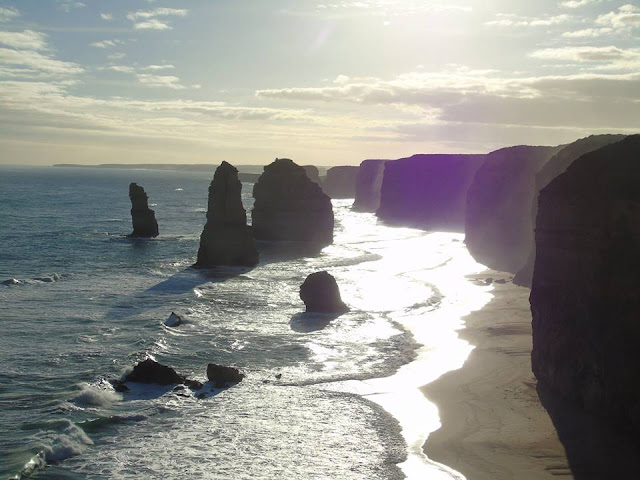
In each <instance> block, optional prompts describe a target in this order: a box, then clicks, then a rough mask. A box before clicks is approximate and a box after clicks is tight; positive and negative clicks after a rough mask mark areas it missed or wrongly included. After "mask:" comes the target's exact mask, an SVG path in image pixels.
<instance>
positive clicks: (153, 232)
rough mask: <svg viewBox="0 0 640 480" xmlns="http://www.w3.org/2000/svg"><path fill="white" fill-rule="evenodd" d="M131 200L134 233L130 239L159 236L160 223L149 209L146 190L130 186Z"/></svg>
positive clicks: (132, 184) (134, 185)
mask: <svg viewBox="0 0 640 480" xmlns="http://www.w3.org/2000/svg"><path fill="white" fill-rule="evenodd" d="M129 199H131V222H132V223H133V232H131V233H130V234H129V235H128V236H129V237H130V238H153V237H157V236H158V222H157V221H156V214H155V212H154V211H153V210H151V209H150V208H149V198H148V197H147V194H146V193H145V191H144V188H142V187H140V186H139V185H137V184H135V183H131V184H130V185H129Z"/></svg>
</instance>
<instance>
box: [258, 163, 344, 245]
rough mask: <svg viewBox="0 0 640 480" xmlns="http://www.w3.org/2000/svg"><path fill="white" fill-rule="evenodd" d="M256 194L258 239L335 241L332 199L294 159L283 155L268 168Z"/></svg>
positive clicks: (319, 242)
mask: <svg viewBox="0 0 640 480" xmlns="http://www.w3.org/2000/svg"><path fill="white" fill-rule="evenodd" d="M253 196H254V198H255V204H254V207H253V210H252V212H251V218H252V223H253V231H254V234H255V236H256V239H257V240H291V241H302V242H310V243H315V244H318V245H329V244H331V243H332V242H333V224H334V218H333V209H332V207H331V199H330V198H329V197H328V196H327V195H326V194H324V193H323V192H322V189H321V188H320V186H319V185H317V184H316V183H314V182H312V181H311V180H309V178H308V177H307V174H306V173H305V171H304V169H303V168H302V167H300V166H299V165H296V164H295V163H294V162H293V161H291V160H289V159H287V158H280V159H276V161H275V162H273V163H271V164H270V165H267V166H266V167H264V173H263V174H262V175H261V176H260V179H259V180H258V182H257V183H256V184H255V185H254V187H253Z"/></svg>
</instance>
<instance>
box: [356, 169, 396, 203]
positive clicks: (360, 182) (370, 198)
mask: <svg viewBox="0 0 640 480" xmlns="http://www.w3.org/2000/svg"><path fill="white" fill-rule="evenodd" d="M388 161H389V160H364V161H363V162H362V163H361V164H360V167H359V168H358V178H357V179H356V198H355V200H354V201H353V207H352V208H353V209H354V210H355V211H357V212H375V211H376V210H378V207H379V206H380V190H381V189H382V177H383V174H384V164H385V163H386V162H388Z"/></svg>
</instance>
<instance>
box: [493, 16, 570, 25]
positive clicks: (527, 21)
mask: <svg viewBox="0 0 640 480" xmlns="http://www.w3.org/2000/svg"><path fill="white" fill-rule="evenodd" d="M496 17H497V18H496V19H495V20H490V21H488V22H485V25H487V26H490V27H548V26H551V25H559V24H563V23H567V22H569V21H571V20H572V19H573V17H572V16H571V15H566V14H561V15H553V16H544V17H522V16H519V15H515V14H511V13H499V14H497V15H496Z"/></svg>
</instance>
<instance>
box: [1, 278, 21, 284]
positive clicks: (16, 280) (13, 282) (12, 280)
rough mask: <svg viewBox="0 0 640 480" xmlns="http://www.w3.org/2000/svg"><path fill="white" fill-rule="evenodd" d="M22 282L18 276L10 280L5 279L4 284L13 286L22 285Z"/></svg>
mask: <svg viewBox="0 0 640 480" xmlns="http://www.w3.org/2000/svg"><path fill="white" fill-rule="evenodd" d="M21 283H22V282H20V280H18V279H17V278H10V279H9V280H4V281H3V282H2V285H7V286H12V285H20V284H21Z"/></svg>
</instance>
